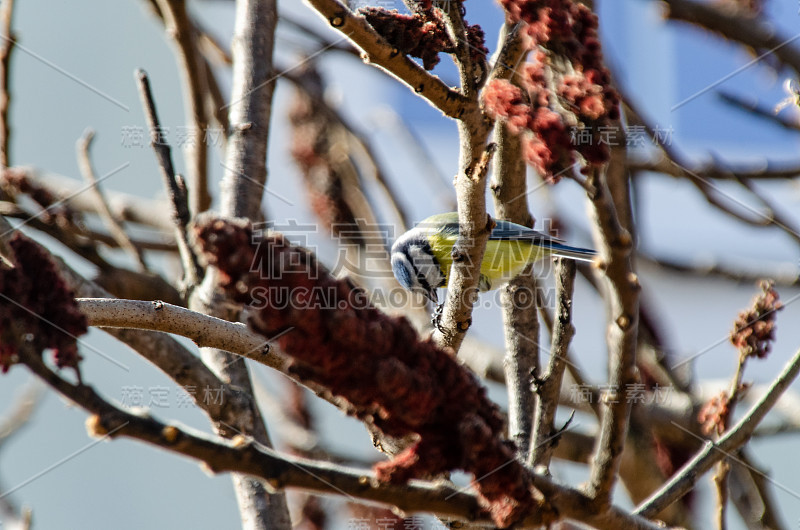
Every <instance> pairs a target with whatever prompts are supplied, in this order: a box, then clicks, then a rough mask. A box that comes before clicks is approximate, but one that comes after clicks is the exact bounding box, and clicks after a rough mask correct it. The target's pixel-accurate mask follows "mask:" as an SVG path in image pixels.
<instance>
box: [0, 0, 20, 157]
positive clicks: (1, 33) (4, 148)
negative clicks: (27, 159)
mask: <svg viewBox="0 0 800 530" xmlns="http://www.w3.org/2000/svg"><path fill="white" fill-rule="evenodd" d="M13 13H14V0H3V2H2V6H0V39H2V42H0V169H5V168H7V167H8V166H9V155H10V153H9V139H10V125H9V122H8V108H9V103H10V94H9V86H8V85H9V72H10V67H11V52H12V50H13V49H14V42H15V38H16V37H15V36H14V35H13V33H12V30H11V21H12V15H13Z"/></svg>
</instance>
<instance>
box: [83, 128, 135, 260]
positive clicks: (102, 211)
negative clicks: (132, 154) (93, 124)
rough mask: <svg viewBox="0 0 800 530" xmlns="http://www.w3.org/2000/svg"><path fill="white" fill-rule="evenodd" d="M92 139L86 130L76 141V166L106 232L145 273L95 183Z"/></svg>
mask: <svg viewBox="0 0 800 530" xmlns="http://www.w3.org/2000/svg"><path fill="white" fill-rule="evenodd" d="M93 139H94V131H93V130H91V129H86V131H85V132H84V133H83V136H82V137H81V138H80V139H79V140H78V143H77V145H76V149H77V151H78V165H79V166H80V168H81V172H82V173H83V176H84V178H85V179H86V181H87V182H88V183H89V185H90V186H91V188H90V189H91V190H92V194H93V195H94V197H95V200H96V201H97V212H98V214H99V215H100V218H101V219H103V221H104V222H105V225H106V227H108V231H109V232H110V233H111V235H112V237H113V238H114V240H115V241H116V242H117V244H118V245H119V247H120V248H122V249H124V250H125V251H127V252H128V254H130V255H131V256H132V257H133V259H134V260H135V261H136V262H137V263H138V265H139V270H141V271H146V270H147V264H146V263H145V261H144V257H143V256H142V252H141V250H139V249H138V248H137V247H136V246H135V245H134V244H133V242H131V239H130V238H129V237H128V234H127V233H126V232H125V229H124V228H123V227H122V225H121V224H120V222H119V221H118V220H117V219H116V218H115V217H114V214H112V213H111V208H110V207H109V206H108V201H106V197H105V195H104V194H103V190H102V189H101V188H100V184H99V183H98V182H97V177H96V176H95V172H94V168H93V167H92V160H91V156H90V154H89V148H90V147H91V145H92V140H93Z"/></svg>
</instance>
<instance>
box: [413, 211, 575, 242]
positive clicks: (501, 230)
mask: <svg viewBox="0 0 800 530" xmlns="http://www.w3.org/2000/svg"><path fill="white" fill-rule="evenodd" d="M495 223H497V226H496V227H495V228H494V230H492V233H491V234H490V235H489V239H490V240H494V241H530V242H532V243H539V244H542V243H544V244H547V243H563V242H564V240H563V239H559V238H557V237H552V236H549V235H547V234H543V233H542V232H537V231H536V230H533V229H530V228H527V227H524V226H522V225H518V224H516V223H512V222H509V221H501V220H495ZM417 227H420V228H425V229H428V230H431V231H435V232H440V233H443V234H444V235H449V236H453V237H458V212H447V213H440V214H436V215H432V216H430V217H428V218H427V219H425V220H423V221H420V222H419V223H418V224H417Z"/></svg>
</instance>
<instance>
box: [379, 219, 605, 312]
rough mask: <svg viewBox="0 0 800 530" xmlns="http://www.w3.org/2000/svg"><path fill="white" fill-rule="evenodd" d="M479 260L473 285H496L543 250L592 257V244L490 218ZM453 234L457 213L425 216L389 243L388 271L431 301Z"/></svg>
mask: <svg viewBox="0 0 800 530" xmlns="http://www.w3.org/2000/svg"><path fill="white" fill-rule="evenodd" d="M496 224H497V226H495V228H494V229H493V230H492V233H491V234H490V235H489V241H488V242H487V243H486V252H485V253H484V255H483V261H481V275H480V279H479V281H478V289H479V290H480V291H481V292H485V291H489V290H491V289H496V288H498V287H500V286H501V285H503V284H504V283H505V282H507V281H509V280H511V279H513V278H514V277H515V276H517V275H518V274H519V273H521V272H522V270H523V269H524V268H525V267H526V266H527V265H528V264H529V263H533V262H535V261H537V260H539V259H541V258H544V257H546V256H560V257H565V258H571V259H576V260H582V261H592V260H593V259H594V257H595V256H596V254H597V253H596V252H595V251H594V250H589V249H586V248H577V247H570V246H567V245H564V244H563V243H562V241H561V240H559V239H556V238H553V237H550V236H548V235H546V234H543V233H541V232H537V231H536V230H532V229H530V228H526V227H524V226H522V225H518V224H515V223H510V222H508V221H496ZM457 239H458V213H456V212H450V213H442V214H438V215H433V216H431V217H428V218H427V219H425V220H424V221H421V222H420V223H418V224H417V225H416V226H415V227H414V228H412V229H411V230H409V231H408V232H406V233H405V234H403V235H401V236H400V237H399V238H397V241H395V242H394V245H392V258H391V259H392V271H393V272H394V276H395V278H397V281H398V282H400V285H402V286H403V287H404V288H406V289H408V290H409V291H412V292H418V293H422V294H423V295H425V296H426V297H427V298H428V299H430V300H431V301H432V302H433V303H434V304H436V303H438V301H439V298H438V296H437V294H436V289H437V288H438V287H444V286H446V285H447V279H448V277H449V275H450V267H451V266H452V265H453V257H452V254H451V252H452V250H453V245H455V243H456V240H457Z"/></svg>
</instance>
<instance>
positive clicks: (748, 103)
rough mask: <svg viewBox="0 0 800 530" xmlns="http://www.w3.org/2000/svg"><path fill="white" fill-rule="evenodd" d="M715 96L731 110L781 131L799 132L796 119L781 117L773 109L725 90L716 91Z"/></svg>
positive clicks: (799, 124) (798, 124)
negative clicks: (748, 115)
mask: <svg viewBox="0 0 800 530" xmlns="http://www.w3.org/2000/svg"><path fill="white" fill-rule="evenodd" d="M717 96H719V99H720V100H721V101H723V102H724V103H727V104H728V105H730V106H732V107H733V108H736V109H739V110H743V111H745V112H747V113H748V114H751V115H753V116H756V117H758V118H761V119H764V120H767V121H769V122H771V123H773V124H775V125H778V126H780V127H781V128H783V129H786V130H789V131H795V132H798V131H800V122H798V121H797V120H796V119H792V118H786V117H783V116H781V115H780V114H778V113H777V112H775V109H774V108H773V107H766V106H764V105H760V104H759V103H758V101H757V100H751V99H746V98H744V97H742V96H739V95H738V94H735V93H734V92H729V91H727V90H718V91H717Z"/></svg>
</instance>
